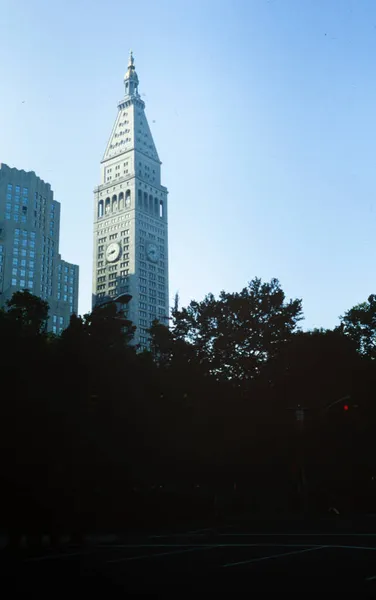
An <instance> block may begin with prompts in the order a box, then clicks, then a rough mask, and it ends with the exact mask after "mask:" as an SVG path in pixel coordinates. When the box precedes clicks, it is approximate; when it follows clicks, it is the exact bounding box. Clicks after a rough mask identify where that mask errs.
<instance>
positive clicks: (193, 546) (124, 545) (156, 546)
mask: <svg viewBox="0 0 376 600" xmlns="http://www.w3.org/2000/svg"><path fill="white" fill-rule="evenodd" d="M214 546H215V547H218V548H307V546H310V547H312V548H316V547H317V548H321V547H322V544H220V543H218V544H200V545H198V544H122V545H117V546H101V548H109V549H111V548H113V549H114V548H124V549H126V548H128V549H133V548H213V547H214ZM325 547H326V548H336V547H337V546H331V545H329V546H325ZM338 548H342V546H338ZM375 549H376V548H375Z"/></svg>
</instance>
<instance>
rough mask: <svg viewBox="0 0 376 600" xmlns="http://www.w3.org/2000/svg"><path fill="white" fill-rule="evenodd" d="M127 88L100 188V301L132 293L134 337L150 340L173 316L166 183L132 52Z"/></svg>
mask: <svg viewBox="0 0 376 600" xmlns="http://www.w3.org/2000/svg"><path fill="white" fill-rule="evenodd" d="M124 85H125V96H124V98H123V99H122V100H120V102H119V103H118V113H117V117H116V120H115V123H114V126H113V128H112V132H111V135H110V139H109V141H108V144H107V147H106V150H105V153H104V156H103V159H102V161H101V183H100V185H99V186H98V187H97V188H95V190H94V261H93V306H94V305H96V304H100V303H102V302H105V301H107V300H108V299H114V298H115V297H117V296H119V295H121V294H126V293H129V294H130V295H131V296H132V300H131V301H130V302H129V305H128V308H127V311H128V312H127V314H128V318H129V319H130V320H131V321H133V323H134V324H135V325H136V326H137V330H136V336H135V342H136V343H138V344H140V345H141V347H146V346H147V342H148V333H147V330H148V328H149V327H150V325H151V323H152V322H153V320H154V319H158V320H159V321H161V322H164V323H167V322H168V321H166V319H167V318H168V312H169V308H168V306H169V300H168V239H167V188H165V187H164V186H163V185H161V161H160V160H159V157H158V153H157V150H156V147H155V144H154V141H153V138H152V135H151V132H150V129H149V125H148V122H147V119H146V115H145V103H144V102H143V100H142V99H141V97H140V94H139V92H138V77H137V73H136V70H135V66H134V59H133V56H132V53H131V54H130V58H129V63H128V70H127V72H126V74H125V77H124Z"/></svg>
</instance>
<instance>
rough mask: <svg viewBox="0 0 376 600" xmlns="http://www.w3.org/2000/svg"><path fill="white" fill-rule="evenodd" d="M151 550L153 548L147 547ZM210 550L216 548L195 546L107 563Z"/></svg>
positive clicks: (117, 559)
mask: <svg viewBox="0 0 376 600" xmlns="http://www.w3.org/2000/svg"><path fill="white" fill-rule="evenodd" d="M149 547H151V548H153V546H149ZM212 548H216V546H195V547H194V548H186V549H185V550H174V552H161V553H157V554H143V555H141V556H130V557H126V558H115V559H113V560H108V561H107V562H108V563H118V562H127V561H130V560H141V559H144V558H159V557H160V556H169V555H175V554H183V553H184V552H195V551H199V550H211V549H212Z"/></svg>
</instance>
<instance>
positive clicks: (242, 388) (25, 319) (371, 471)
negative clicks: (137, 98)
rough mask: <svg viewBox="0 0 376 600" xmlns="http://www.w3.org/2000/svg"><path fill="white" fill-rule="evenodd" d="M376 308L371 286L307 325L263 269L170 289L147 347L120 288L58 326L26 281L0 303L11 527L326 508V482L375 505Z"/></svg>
mask: <svg viewBox="0 0 376 600" xmlns="http://www.w3.org/2000/svg"><path fill="white" fill-rule="evenodd" d="M374 312H375V302H374V297H373V296H370V298H369V300H368V303H364V304H362V305H360V306H358V307H355V308H353V309H351V310H349V311H348V312H347V313H346V315H345V316H344V317H343V318H342V321H341V324H340V326H339V327H338V328H337V329H335V330H333V331H328V330H315V331H311V332H303V331H301V330H300V329H299V328H298V323H299V321H300V320H301V319H302V303H301V300H289V301H287V300H286V298H285V295H284V293H283V290H282V288H281V286H280V284H279V282H278V281H277V280H275V279H273V280H272V281H271V282H270V283H262V282H261V280H260V279H254V280H253V281H252V282H250V283H249V285H248V286H247V287H246V288H244V289H243V290H242V291H241V292H240V293H235V294H228V293H225V292H222V293H221V294H220V296H219V298H218V299H216V298H215V297H214V296H213V295H208V296H207V297H206V298H205V299H204V300H203V301H202V302H191V304H190V305H189V306H188V307H187V308H182V309H179V306H178V301H177V300H176V302H175V306H174V308H173V312H172V315H173V319H172V325H171V327H170V328H166V327H165V326H163V325H161V324H160V323H158V322H157V321H156V322H155V323H154V324H153V326H152V328H151V347H150V352H142V353H140V352H136V350H135V348H134V346H133V345H132V338H133V335H134V330H135V328H134V326H133V325H132V323H130V322H129V321H127V320H125V319H124V318H123V316H122V315H121V314H119V313H118V312H117V311H116V306H115V305H114V304H109V305H107V306H104V307H102V308H97V309H95V310H93V312H92V313H90V314H88V315H85V316H84V317H78V316H75V315H73V316H72V318H71V322H70V325H69V327H68V328H67V329H66V330H65V331H64V332H63V334H62V335H61V336H59V337H57V336H54V335H51V334H48V333H46V329H47V328H46V323H47V318H48V317H47V315H48V306H47V305H46V303H45V302H43V301H42V300H40V299H39V298H37V297H35V296H32V295H31V294H30V293H29V292H17V293H16V294H15V295H14V296H13V298H12V300H11V302H10V303H9V305H8V307H7V310H6V311H1V312H0V334H1V343H2V349H3V352H2V361H1V363H0V370H1V382H2V392H1V402H0V440H1V458H0V462H1V464H0V472H1V495H0V498H1V500H0V502H1V507H0V509H1V510H0V514H1V521H2V523H1V525H2V527H3V528H4V527H7V528H9V529H10V531H12V532H13V533H14V532H17V531H20V532H25V531H30V532H32V531H36V532H51V533H54V532H55V533H59V532H64V531H67V532H73V531H78V532H81V533H82V532H84V531H85V530H94V529H98V528H99V529H100V528H103V529H111V528H117V529H119V528H122V527H128V528H129V527H131V526H132V525H134V526H136V525H137V524H138V525H140V523H141V522H145V523H149V522H150V521H151V520H153V519H154V521H155V520H157V519H163V520H164V521H168V520H171V519H174V518H176V519H178V518H179V519H182V518H189V517H190V518H197V517H198V516H201V517H203V518H204V517H205V518H208V517H209V516H210V515H213V514H214V513H215V510H217V509H216V508H215V506H217V504H215V503H214V497H215V496H217V500H218V497H221V498H222V507H223V506H224V505H226V506H227V508H226V510H240V509H241V507H243V509H246V510H265V509H273V510H277V509H278V510H289V511H291V510H295V509H296V508H298V507H299V506H301V503H302V502H303V503H304V506H305V507H307V506H309V507H311V508H312V510H320V509H324V508H325V506H326V505H327V504H328V503H329V502H333V497H335V498H336V502H337V503H339V504H340V505H341V506H342V508H344V509H348V510H371V509H372V504H373V495H374V490H373V487H372V486H373V485H374V481H375V479H374V478H375V477H376V472H375V469H376V464H375V460H376V455H375V451H374V444H373V438H374V433H373V430H374V425H375V418H376V411H375V408H374V405H375V403H374V398H373V390H374V383H375V381H376V371H375V368H376V367H375V363H374V356H375V355H374V347H373V345H374V339H375V337H376V320H375V316H374ZM345 404H346V407H347V409H348V410H345V409H344V406H345ZM303 417H304V420H303V421H302V420H301V419H302V418H303ZM161 486H162V487H161ZM216 502H217V501H216ZM217 503H218V502H217ZM299 503H300V505H299Z"/></svg>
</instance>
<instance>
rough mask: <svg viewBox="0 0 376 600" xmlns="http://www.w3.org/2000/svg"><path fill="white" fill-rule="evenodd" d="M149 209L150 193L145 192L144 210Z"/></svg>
mask: <svg viewBox="0 0 376 600" xmlns="http://www.w3.org/2000/svg"><path fill="white" fill-rule="evenodd" d="M147 209H148V194H147V192H144V210H147Z"/></svg>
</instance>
